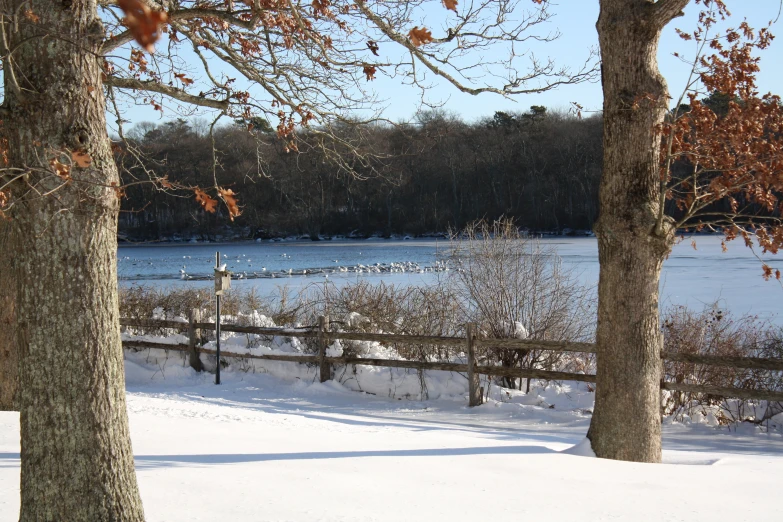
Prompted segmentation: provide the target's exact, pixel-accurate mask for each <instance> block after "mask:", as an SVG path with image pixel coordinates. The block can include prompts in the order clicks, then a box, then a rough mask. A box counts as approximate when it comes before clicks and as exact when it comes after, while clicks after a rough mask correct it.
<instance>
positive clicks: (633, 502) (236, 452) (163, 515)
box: [0, 317, 783, 522]
mask: <svg viewBox="0 0 783 522" xmlns="http://www.w3.org/2000/svg"><path fill="white" fill-rule="evenodd" d="M256 319H257V320H259V321H262V322H263V321H264V319H261V318H260V317H259V318H256ZM148 339H149V338H148ZM248 341H253V340H252V339H249V338H248V336H244V335H243V336H231V335H229V336H227V337H226V339H225V341H224V343H226V344H224V349H225V350H229V349H231V350H232V351H234V350H238V349H244V350H248V351H250V352H253V353H256V352H258V351H263V350H267V351H269V350H275V351H277V350H280V351H284V352H287V353H297V352H301V351H302V350H303V346H302V344H301V343H300V342H299V340H297V339H286V338H282V339H279V340H277V341H276V342H275V343H274V344H272V345H270V344H268V343H267V344H266V345H263V346H262V344H263V343H254V342H248ZM243 343H244V344H243ZM360 348H362V349H364V350H365V351H367V352H368V353H372V354H375V353H377V352H381V351H382V350H383V348H382V347H379V346H378V345H373V343H366V344H365V345H364V346H363V347H360ZM331 350H334V351H335V352H341V350H342V347H341V346H339V343H335V346H332V347H331ZM205 359H206V358H205ZM212 365H213V366H214V362H212ZM125 369H126V381H127V386H128V410H129V415H130V427H131V437H132V441H133V449H134V454H135V456H136V468H137V474H138V479H139V486H140V489H141V495H142V498H143V501H144V507H145V511H146V514H147V520H149V521H171V522H174V521H183V522H184V521H201V520H203V521H207V520H209V521H214V520H226V521H236V522H245V521H257V520H265V521H335V522H337V521H341V522H353V521H356V522H359V521H361V522H367V521H376V522H392V521H393V522H399V521H400V520H405V521H428V522H431V521H440V520H448V521H477V520H548V521H550V520H553V521H572V520H589V521H600V520H634V521H647V520H649V521H660V520H666V521H694V522H700V521H710V522H712V521H714V520H729V521H732V522H735V521H741V520H753V521H754V522H756V521H765V520H770V521H771V520H780V518H781V508H780V506H779V502H778V497H779V494H780V485H781V482H780V479H781V470H783V429H780V426H781V424H783V414H780V415H778V416H777V417H775V418H774V419H773V421H774V423H773V427H770V429H769V430H768V431H762V430H761V429H759V428H758V427H756V426H751V425H745V426H743V427H740V428H737V427H734V428H731V429H730V428H727V427H725V426H711V425H710V424H711V423H710V422H709V421H708V420H707V419H706V417H705V416H702V417H705V418H703V419H699V418H697V416H696V415H694V416H691V417H689V418H688V420H687V422H674V421H673V420H672V419H667V422H666V423H665V424H664V464H663V465H650V464H637V463H626V462H614V461H608V460H603V459H596V458H585V457H590V456H593V454H592V450H591V448H590V445H589V442H588V441H587V440H586V439H585V433H586V431H587V427H588V425H589V420H590V412H591V408H592V399H593V394H592V393H591V392H589V390H587V389H586V388H584V387H583V385H577V384H572V385H569V384H563V385H556V384H550V385H549V386H546V387H544V386H542V385H541V384H542V383H535V382H534V385H533V388H532V389H531V393H530V394H529V395H526V394H525V393H523V392H520V391H516V390H506V389H500V388H498V387H497V386H493V387H492V388H491V394H490V398H489V400H488V402H487V403H486V404H484V405H482V406H479V407H476V408H468V407H467V399H466V395H467V387H466V383H465V378H464V377H463V376H461V375H458V374H451V373H447V372H430V373H428V374H427V375H426V385H427V389H428V392H429V398H430V400H424V401H423V400H420V396H421V383H420V380H419V376H418V374H417V373H416V372H415V371H413V372H406V371H405V370H401V369H393V370H390V369H388V368H373V367H366V366H358V367H356V373H354V372H353V370H348V371H345V372H344V371H343V370H342V369H339V371H338V372H336V373H337V375H336V376H335V380H334V381H328V382H326V383H323V384H322V383H319V382H318V379H317V378H316V376H317V374H316V370H315V369H314V368H308V366H307V365H304V364H302V365H299V364H295V363H287V362H273V361H257V360H252V361H251V360H234V361H230V365H229V366H228V367H227V368H225V369H224V370H223V372H222V373H221V375H222V380H223V384H222V385H221V386H215V385H214V384H213V379H214V376H213V375H211V374H209V373H200V374H199V373H196V372H194V371H193V370H192V369H190V368H189V367H188V366H187V365H186V364H185V362H184V358H183V357H182V354H180V353H177V352H170V353H169V354H168V355H166V352H164V351H161V350H143V351H140V352H132V351H126V361H125ZM341 374H342V375H341ZM360 390H361V391H360ZM629 415H630V414H629ZM774 426H777V428H775V427H774ZM18 430H19V421H18V414H15V413H9V412H0V521H11V520H16V519H17V517H18V509H19V490H18V482H19V435H18V434H19V431H18Z"/></svg>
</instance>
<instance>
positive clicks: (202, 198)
mask: <svg viewBox="0 0 783 522" xmlns="http://www.w3.org/2000/svg"><path fill="white" fill-rule="evenodd" d="M193 193H194V194H196V201H198V202H199V203H201V206H202V207H204V210H206V211H207V212H209V213H210V214H214V213H215V208H216V207H217V200H216V199H214V198H213V197H211V196H210V195H209V194H207V193H206V192H204V191H203V190H201V189H200V188H194V189H193Z"/></svg>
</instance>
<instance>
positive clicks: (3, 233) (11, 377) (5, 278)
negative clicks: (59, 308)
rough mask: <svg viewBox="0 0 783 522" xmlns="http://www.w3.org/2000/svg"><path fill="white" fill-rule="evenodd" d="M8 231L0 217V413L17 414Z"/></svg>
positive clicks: (16, 361) (17, 366)
mask: <svg viewBox="0 0 783 522" xmlns="http://www.w3.org/2000/svg"><path fill="white" fill-rule="evenodd" d="M10 233H11V227H10V226H9V225H8V224H7V223H6V221H5V220H4V219H3V218H2V217H0V411H18V410H19V406H18V404H17V401H16V389H17V383H18V377H19V357H18V356H17V350H16V336H15V333H14V305H15V301H16V299H15V295H16V288H15V283H14V281H13V274H12V272H11V267H12V263H13V260H14V256H13V253H12V251H11V244H10V243H11V237H10V235H11V234H10Z"/></svg>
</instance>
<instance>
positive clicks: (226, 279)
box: [215, 265, 231, 295]
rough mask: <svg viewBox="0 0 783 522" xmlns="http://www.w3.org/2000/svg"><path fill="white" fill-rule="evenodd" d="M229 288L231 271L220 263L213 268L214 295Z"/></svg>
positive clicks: (220, 293)
mask: <svg viewBox="0 0 783 522" xmlns="http://www.w3.org/2000/svg"><path fill="white" fill-rule="evenodd" d="M229 288H231V272H229V271H228V270H226V269H225V265H222V266H220V267H219V268H216V269H215V295H223V292H224V291H225V290H228V289H229Z"/></svg>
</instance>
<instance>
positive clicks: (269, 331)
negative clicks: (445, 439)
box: [120, 312, 783, 406]
mask: <svg viewBox="0 0 783 522" xmlns="http://www.w3.org/2000/svg"><path fill="white" fill-rule="evenodd" d="M120 324H122V325H123V326H130V327H137V328H171V329H177V330H180V331H184V330H187V332H188V339H189V342H188V344H165V343H154V342H147V341H123V343H122V344H123V347H125V348H135V349H145V348H157V349H164V350H177V351H182V352H188V353H189V354H190V357H189V359H190V365H191V366H192V367H193V368H194V369H195V370H197V371H201V370H202V366H201V359H200V358H199V355H200V354H202V353H205V354H210V355H215V354H216V352H215V350H210V349H208V348H204V347H202V346H199V342H198V340H199V338H200V337H201V334H200V330H215V324H214V323H205V322H201V321H199V318H198V314H197V312H194V313H193V314H191V317H190V319H189V321H187V322H181V321H166V320H158V319H143V320H140V319H120ZM220 329H221V331H222V332H235V333H245V334H257V335H268V336H284V337H310V338H316V339H317V340H318V354H317V355H287V354H245V353H231V352H225V351H221V357H238V358H245V359H263V360H268V361H287V362H296V363H300V364H301V363H315V364H318V367H319V375H320V379H321V382H325V381H327V380H329V379H331V378H332V373H331V371H332V365H333V364H336V365H350V364H355V365H365V366H382V367H389V368H413V369H417V370H442V371H451V372H462V373H466V374H467V376H468V387H469V404H470V406H476V405H479V404H481V403H482V395H483V394H482V388H481V387H480V386H479V376H480V375H488V376H496V377H511V378H514V377H521V378H528V379H545V380H553V381H580V382H591V383H594V382H596V376H595V375H592V374H580V373H569V372H557V371H549V370H539V369H535V368H516V367H507V366H487V365H480V364H479V362H478V357H477V352H478V351H479V350H480V349H503V350H552V351H560V352H578V353H590V354H594V353H596V345H595V344H593V343H577V342H559V341H537V340H528V339H485V338H481V337H479V336H478V335H477V329H476V325H474V324H468V325H466V328H465V332H466V335H465V337H448V336H431V335H401V334H378V333H365V332H332V331H329V320H328V318H326V317H319V320H318V327H315V328H313V327H311V328H265V327H257V326H239V325H231V324H222V323H221V325H220ZM335 340H345V341H377V342H381V343H403V344H404V343H410V344H414V343H415V344H429V345H435V346H451V347H457V348H459V347H462V348H463V349H464V353H465V354H466V356H467V362H466V363H464V364H463V363H452V362H426V361H410V360H393V359H372V358H363V357H347V356H342V357H327V356H326V348H327V346H328V345H329V344H330V342H331V341H335ZM662 358H663V360H664V361H672V362H685V363H692V364H699V365H708V366H723V367H730V368H742V369H757V370H769V371H783V359H765V358H754V357H721V356H714V355H698V354H685V353H671V352H664V353H662ZM661 389H664V390H673V391H683V392H690V393H704V394H710V395H715V396H721V397H726V398H740V399H757V400H768V401H783V392H781V391H772V390H758V389H748V388H736V387H715V386H704V385H697V384H687V383H678V382H666V381H662V382H661Z"/></svg>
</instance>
